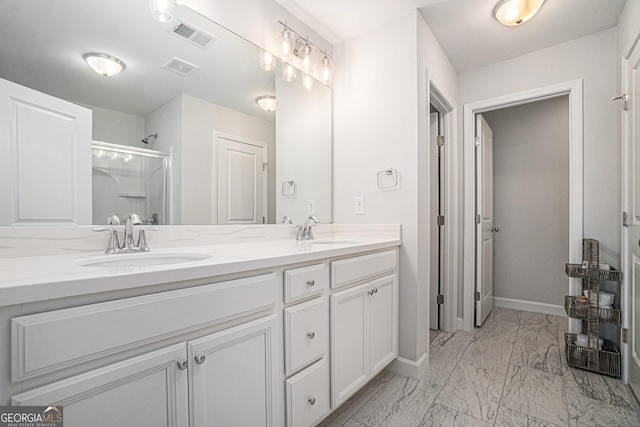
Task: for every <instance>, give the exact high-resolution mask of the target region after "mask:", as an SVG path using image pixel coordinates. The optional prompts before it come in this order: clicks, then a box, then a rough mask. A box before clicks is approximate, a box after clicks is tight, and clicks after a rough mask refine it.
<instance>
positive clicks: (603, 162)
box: [458, 28, 620, 313]
mask: <svg viewBox="0 0 640 427" xmlns="http://www.w3.org/2000/svg"><path fill="white" fill-rule="evenodd" d="M617 61H618V60H617V59H616V29H615V28H612V29H608V30H605V31H602V32H599V33H596V34H593V35H590V36H587V37H582V38H579V39H576V40H573V41H570V42H567V43H563V44H560V45H557V46H553V47H550V48H547V49H542V50H539V51H536V52H533V53H530V54H527V55H523V56H520V57H517V58H513V59H511V60H508V61H503V62H500V63H497V64H492V65H488V66H486V67H482V68H478V69H475V70H470V71H467V72H464V73H461V74H459V76H458V77H459V82H460V86H459V91H460V92H459V94H460V98H459V99H460V104H466V103H470V102H474V101H480V100H486V99H491V98H495V97H498V96H503V95H508V94H513V93H518V92H522V91H526V90H531V89H536V88H540V87H544V86H548V85H552V84H556V83H561V82H567V81H571V80H576V79H582V80H583V84H584V86H583V87H584V97H583V104H584V236H585V237H593V238H595V239H598V240H600V251H601V254H600V256H601V260H602V261H603V262H608V263H611V264H612V265H614V266H619V265H620V237H619V230H618V227H619V225H620V218H619V210H620V178H619V177H620V149H619V144H618V141H617V139H616V135H617V131H616V127H617V114H618V111H617V108H618V107H617V106H616V104H615V103H613V102H611V97H612V96H613V95H615V93H616V63H617ZM462 298H464V296H463V295H462V289H461V288H460V290H459V306H458V307H459V312H460V313H462Z"/></svg>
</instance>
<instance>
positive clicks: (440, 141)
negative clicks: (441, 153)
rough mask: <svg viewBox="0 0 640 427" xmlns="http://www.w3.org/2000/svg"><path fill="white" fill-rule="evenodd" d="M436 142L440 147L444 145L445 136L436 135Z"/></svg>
mask: <svg viewBox="0 0 640 427" xmlns="http://www.w3.org/2000/svg"><path fill="white" fill-rule="evenodd" d="M436 144H438V147H442V146H443V145H444V136H443V135H438V136H436Z"/></svg>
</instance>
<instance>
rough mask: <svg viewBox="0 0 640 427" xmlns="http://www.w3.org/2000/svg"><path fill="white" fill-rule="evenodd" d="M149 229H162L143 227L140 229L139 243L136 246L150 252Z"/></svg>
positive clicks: (142, 250) (158, 228)
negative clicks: (148, 242)
mask: <svg viewBox="0 0 640 427" xmlns="http://www.w3.org/2000/svg"><path fill="white" fill-rule="evenodd" d="M147 230H151V231H158V230H160V227H145V228H141V229H140V231H139V232H138V244H137V245H136V247H137V248H138V249H139V250H140V251H141V252H149V251H150V249H149V245H147V233H146V231H147Z"/></svg>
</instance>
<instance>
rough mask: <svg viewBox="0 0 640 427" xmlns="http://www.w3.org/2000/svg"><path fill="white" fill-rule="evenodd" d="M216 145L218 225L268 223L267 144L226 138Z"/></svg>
mask: <svg viewBox="0 0 640 427" xmlns="http://www.w3.org/2000/svg"><path fill="white" fill-rule="evenodd" d="M217 145H218V149H217V156H218V161H217V174H216V175H217V187H218V197H217V213H218V221H217V223H218V224H263V223H265V222H266V205H267V195H266V188H267V177H266V164H267V147H266V145H265V144H261V143H257V142H249V141H245V140H241V139H239V138H238V139H236V138H229V137H223V136H218V137H217ZM214 208H215V207H214Z"/></svg>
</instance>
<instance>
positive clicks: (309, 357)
mask: <svg viewBox="0 0 640 427" xmlns="http://www.w3.org/2000/svg"><path fill="white" fill-rule="evenodd" d="M284 340H285V358H284V359H285V370H286V372H287V375H290V374H292V373H293V372H295V371H297V370H298V369H300V368H302V367H304V366H305V365H308V364H309V363H311V362H313V361H314V360H316V359H319V358H320V357H322V356H324V355H325V354H327V351H328V348H329V303H328V300H327V298H326V297H322V298H317V299H314V300H312V301H308V302H304V303H301V304H298V305H295V306H293V307H289V308H287V309H285V310H284Z"/></svg>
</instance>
